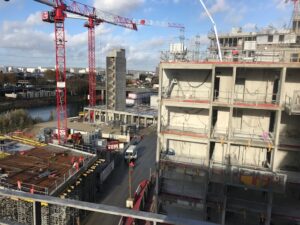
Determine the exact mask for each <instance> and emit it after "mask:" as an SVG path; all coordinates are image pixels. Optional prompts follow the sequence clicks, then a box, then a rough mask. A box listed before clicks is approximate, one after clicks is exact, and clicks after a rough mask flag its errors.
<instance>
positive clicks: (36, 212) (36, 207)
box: [32, 202, 42, 225]
mask: <svg viewBox="0 0 300 225" xmlns="http://www.w3.org/2000/svg"><path fill="white" fill-rule="evenodd" d="M32 204H33V225H41V224H42V212H41V203H40V202H33V203H32Z"/></svg>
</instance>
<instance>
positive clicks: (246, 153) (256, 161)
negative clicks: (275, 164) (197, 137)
mask: <svg viewBox="0 0 300 225" xmlns="http://www.w3.org/2000/svg"><path fill="white" fill-rule="evenodd" d="M266 153H267V149H264V148H255V147H247V146H237V145H231V146H230V149H228V148H227V145H226V144H224V145H222V144H220V143H216V145H215V148H214V152H213V155H212V159H213V160H214V161H215V162H223V163H226V162H228V161H227V159H228V157H229V158H230V164H232V165H248V166H259V167H261V166H262V165H263V162H264V161H266V160H267V158H266V157H267V154H266Z"/></svg>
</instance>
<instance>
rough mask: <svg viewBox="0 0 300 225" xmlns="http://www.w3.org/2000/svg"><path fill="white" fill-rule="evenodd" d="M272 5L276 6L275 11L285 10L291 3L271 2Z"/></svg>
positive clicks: (283, 0) (279, 0)
mask: <svg viewBox="0 0 300 225" xmlns="http://www.w3.org/2000/svg"><path fill="white" fill-rule="evenodd" d="M273 4H274V5H275V6H276V8H277V9H280V10H286V9H287V8H288V5H289V4H292V1H288V2H287V1H285V0H273Z"/></svg>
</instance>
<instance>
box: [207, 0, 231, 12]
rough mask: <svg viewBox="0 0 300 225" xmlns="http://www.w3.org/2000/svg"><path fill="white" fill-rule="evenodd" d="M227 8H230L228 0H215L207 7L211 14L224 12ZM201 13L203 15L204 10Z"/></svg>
mask: <svg viewBox="0 0 300 225" xmlns="http://www.w3.org/2000/svg"><path fill="white" fill-rule="evenodd" d="M228 10H230V7H229V4H228V2H226V0H215V1H214V3H213V4H212V5H211V6H210V7H208V11H209V12H210V13H211V14H216V13H219V12H225V11H228ZM202 15H205V12H204V13H203V14H202Z"/></svg>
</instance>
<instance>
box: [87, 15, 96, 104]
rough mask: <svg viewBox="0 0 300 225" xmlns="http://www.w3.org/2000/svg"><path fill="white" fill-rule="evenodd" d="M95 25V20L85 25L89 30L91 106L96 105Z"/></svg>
mask: <svg viewBox="0 0 300 225" xmlns="http://www.w3.org/2000/svg"><path fill="white" fill-rule="evenodd" d="M95 25H98V23H97V24H96V23H95V21H94V19H93V18H91V17H90V18H89V20H88V23H87V24H86V25H85V26H86V27H87V28H88V60H89V105H90V106H95V105H96V66H95V65H96V57H95Z"/></svg>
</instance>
